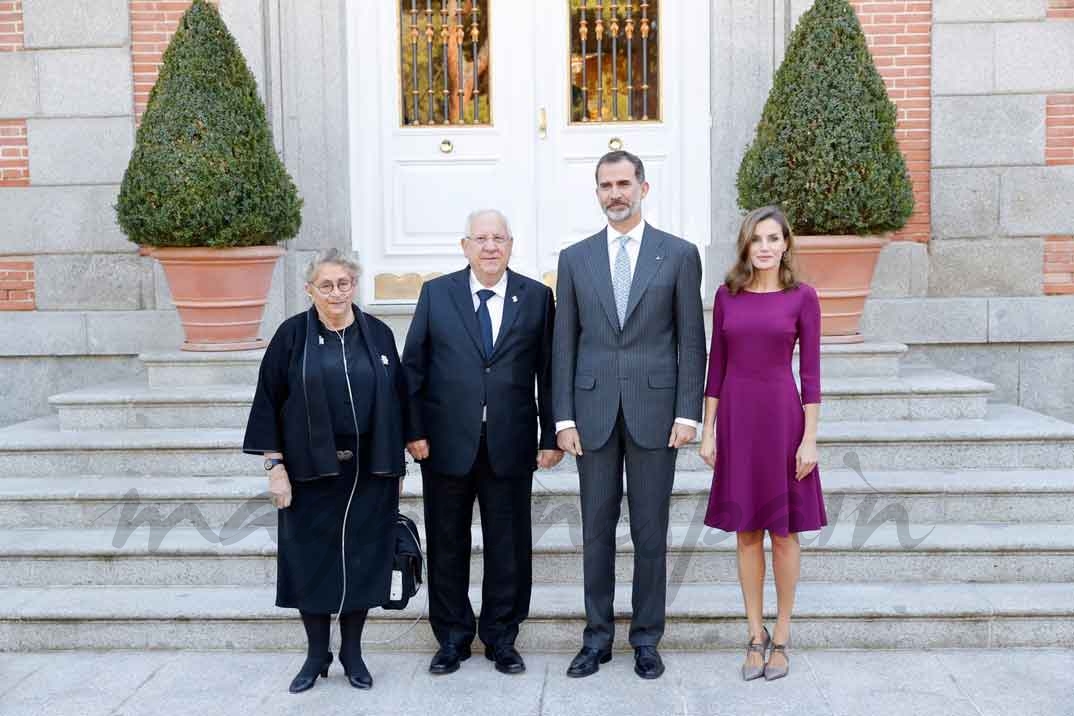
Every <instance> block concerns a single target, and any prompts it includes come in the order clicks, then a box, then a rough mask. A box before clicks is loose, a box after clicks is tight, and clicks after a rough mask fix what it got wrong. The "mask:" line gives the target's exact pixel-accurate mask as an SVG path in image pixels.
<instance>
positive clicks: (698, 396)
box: [552, 151, 705, 679]
mask: <svg viewBox="0 0 1074 716" xmlns="http://www.w3.org/2000/svg"><path fill="white" fill-rule="evenodd" d="M596 180H597V190H596V192H597V199H598V200H599V202H600V205H601V208H602V209H603V210H604V213H605V215H606V216H607V217H608V226H607V227H606V228H604V229H602V230H601V231H599V232H598V233H596V234H594V235H593V236H591V237H589V238H588V239H585V240H583V241H580V242H578V243H577V244H574V245H573V246H571V247H569V248H568V249H566V250H564V251H563V252H562V253H561V254H560V256H559V274H558V280H557V289H556V300H557V310H556V329H555V342H554V346H555V350H554V351H553V359H552V361H553V366H552V373H553V386H554V387H553V390H554V395H555V397H554V400H555V415H556V429H557V431H558V434H557V440H558V444H559V446H560V447H561V448H562V449H563V450H565V451H567V452H569V453H570V454H572V455H574V456H575V457H576V458H577V462H578V474H579V481H580V492H581V503H582V539H583V541H584V543H585V548H584V557H583V565H584V566H583V569H584V581H585V611H586V628H585V633H584V635H583V639H582V649H581V651H579V652H578V655H577V656H576V657H575V658H574V660H573V661H572V662H571V665H570V668H569V669H568V670H567V675H568V676H575V677H579V676H589V675H590V674H593V673H595V672H596V671H597V670H598V669H599V665H600V664H602V663H604V662H606V661H608V660H610V659H611V648H612V640H613V636H614V622H613V619H612V603H613V598H614V594H615V529H616V524H617V522H618V520H619V511H620V503H621V502H622V498H623V475H622V473H623V464H624V462H625V464H626V483H627V500H628V503H629V508H630V536H631V539H632V540H633V542H634V591H633V600H632V601H633V605H632V606H633V616H632V618H631V623H630V644H631V646H633V647H634V671H635V672H636V673H637V674H638V675H639V676H641V677H642V678H646V679H655V678H658V677H659V676H660V675H661V674H662V673H663V672H664V664H663V661H662V660H661V658H660V653H659V652H658V651H657V645H658V644H659V643H660V638H661V636H663V633H664V616H665V600H666V593H667V530H668V506H669V503H670V498H671V487H672V483H673V482H674V478H675V457H676V454H677V450H678V448H680V447H682V446H683V445H685V444H686V443H688V442H690V441H691V440H693V439H694V437H695V435H696V430H697V425H698V421H700V420H701V402H702V390H703V387H704V386H703V382H704V376H705V327H704V320H703V317H702V308H701V257H700V255H699V254H698V251H697V247H695V246H694V245H693V244H690V243H688V242H686V241H684V240H682V239H680V238H677V237H675V236H672V235H670V234H667V233H665V232H663V231H660V230H659V229H656V228H654V227H653V226H650V225H649V224H647V223H645V221H643V220H642V215H641V204H642V200H643V199H644V198H645V195H646V194H647V193H648V191H649V185H648V183H646V181H645V167H644V166H643V165H642V162H641V160H640V159H639V158H638V157H636V156H634V155H633V154H630V153H629V152H625V151H616V152H610V153H608V154H606V155H605V156H604V157H602V158H601V159H600V161H599V162H598V163H597V170H596Z"/></svg>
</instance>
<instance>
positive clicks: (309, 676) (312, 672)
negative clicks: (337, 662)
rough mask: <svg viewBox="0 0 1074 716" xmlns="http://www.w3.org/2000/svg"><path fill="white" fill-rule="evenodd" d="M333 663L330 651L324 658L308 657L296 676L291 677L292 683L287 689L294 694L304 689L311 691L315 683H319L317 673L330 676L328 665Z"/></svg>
mask: <svg viewBox="0 0 1074 716" xmlns="http://www.w3.org/2000/svg"><path fill="white" fill-rule="evenodd" d="M331 663H332V652H328V654H326V655H325V657H324V659H320V660H318V659H310V658H309V657H306V661H305V662H304V663H303V664H302V668H301V669H299V670H298V673H297V674H295V678H293V679H291V685H290V686H288V687H287V690H288V691H290V692H291V693H292V694H300V693H302V692H303V691H309V690H310V689H312V688H313V685H314V684H316V683H317V675H318V674H319V675H321V676H324V677H327V676H328V666H329V665H330V664H331Z"/></svg>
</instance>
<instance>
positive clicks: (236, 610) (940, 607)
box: [0, 582, 1074, 652]
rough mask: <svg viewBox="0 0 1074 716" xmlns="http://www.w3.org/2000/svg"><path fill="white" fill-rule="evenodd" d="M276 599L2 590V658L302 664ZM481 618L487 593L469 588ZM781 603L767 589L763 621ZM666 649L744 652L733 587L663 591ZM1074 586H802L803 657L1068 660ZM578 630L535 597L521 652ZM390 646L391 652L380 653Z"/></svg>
mask: <svg viewBox="0 0 1074 716" xmlns="http://www.w3.org/2000/svg"><path fill="white" fill-rule="evenodd" d="M274 600H275V591H274V589H273V588H272V587H111V586H108V587H104V586H87V587H54V588H43V589H41V588H21V587H9V588H0V650H12V651H32V650H34V651H35V650H47V649H265V650H274V651H281V650H282V651H296V652H297V651H301V650H303V649H304V648H305V636H304V634H303V632H302V626H301V623H300V621H299V619H298V616H297V613H296V612H295V611H294V610H292V609H278V608H276V607H274V606H273V604H274ZM471 600H472V601H473V603H474V606H475V609H478V608H479V607H480V590H479V589H476V588H471ZM425 604H426V600H425V593H424V591H422V592H419V593H418V595H417V596H416V597H415V598H414V599H412V600H411V605H410V608H408V609H407V610H405V611H401V612H385V611H381V610H375V611H374V612H373V613H372V614H371V615H370V620H369V622H368V623H367V626H366V632H365V639H366V648H368V649H390V650H393V651H403V650H422V651H431V650H432V649H433V648H434V647H435V641H434V640H433V637H432V633H431V631H430V629H429V626H428V622H427V620H426V619H424V618H422V617H423V615H424V612H425ZM615 605H616V606H615V608H616V615H617V629H616V646H617V647H618V648H624V649H625V648H627V645H626V636H627V631H628V622H627V618H628V612H629V608H630V587H629V585H623V584H620V586H619V587H618V588H617V590H616V600H615ZM774 612H775V592H774V589H773V588H772V586H771V585H767V587H766V589H765V613H766V615H767V617H768V618H772V617H773V616H774ZM667 615H668V621H667V630H666V632H665V635H664V639H663V641H662V642H661V646H662V647H663V648H665V649H669V650H671V649H692V650H697V649H714V648H717V649H719V648H739V647H741V644H740V642H741V641H742V633H743V630H744V621H743V618H742V596H741V592H740V590H739V588H738V585H737V584H721V585H716V584H697V585H680V586H678V587H675V586H669V589H668V608H667ZM1072 617H1074V585H1072V584H1069V583H1046V584H1037V583H1034V584H917V583H912V582H911V583H888V584H856V583H849V584H826V583H823V582H812V583H808V582H807V583H803V584H801V585H800V586H799V589H798V595H797V601H796V603H795V615H794V636H793V639H794V644H793V646H794V647H798V648H941V647H963V648H985V647H988V648H998V647H1018V646H1033V647H1045V646H1065V645H1067V644H1069V642H1070V641H1071V639H1072V638H1074V618H1072ZM583 626H584V615H583V593H582V587H581V585H574V584H571V585H535V586H534V588H533V595H532V599H531V607H530V618H529V620H528V621H527V622H526V623H525V624H524V625H523V627H522V630H521V634H520V637H519V641H518V644H519V647H520V648H521V649H523V650H547V651H562V652H573V651H575V650H576V649H577V648H578V646H579V644H580V641H581V633H582V628H583ZM376 642H389V643H380V644H378V643H376Z"/></svg>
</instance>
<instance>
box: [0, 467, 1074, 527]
mask: <svg viewBox="0 0 1074 716" xmlns="http://www.w3.org/2000/svg"><path fill="white" fill-rule="evenodd" d="M711 480H712V475H711V472H709V471H707V470H706V471H687V472H680V473H678V474H677V475H676V476H675V486H674V489H673V491H672V497H671V507H670V516H671V521H672V522H673V523H676V522H678V523H692V522H694V521H695V520H696V521H697V522H698V523H700V520H701V519H702V518H703V516H704V510H705V506H706V505H707V503H708V493H709V487H710V485H711ZM821 481H822V483H823V485H824V494H825V499H826V503H827V509H828V516H829V521H830V522H832V523H835V522H837V521H838V522H842V521H847V520H856V519H857V518H858V513H857V512H856V510H858V509H859V508H861V509H864V510H865V511H866V512H867V514H869V515H875V514H877V513H880V512H882V511H883V510H885V509H888V510H892V511H893V512H891V514H899V515H901V514H906V515H907V516H908V517H909V518H910V520H912V522H913V523H915V524H922V525H930V524H934V523H940V522H978V523H987V522H1002V523H1019V522H1063V521H1070V520H1071V518H1072V516H1074V479H1072V478H1071V473H1070V471H1069V470H1011V471H999V470H992V471H989V470H955V471H933V470H920V471H902V472H870V473H866V474H865V475H864V476H861V475H858V474H857V473H855V472H853V471H850V470H845V469H844V470H828V471H826V472H824V473H823V474H822V475H821ZM265 487H266V481H265V477H264V475H263V474H262V475H252V476H236V475H229V476H217V477H141V476H125V477H100V476H89V475H83V476H79V477H7V478H0V529H2V528H8V529H10V528H26V527H50V528H74V529H78V528H90V527H97V528H103V527H114V526H116V525H117V524H120V522H129V521H131V520H137V519H139V518H138V516H139V515H143V517H142V518H141V520H142V521H143V522H144V521H145V520H149V519H150V518H151V517H152V519H153V520H158V521H164V520H166V519H168V518H169V517H170V518H171V519H173V520H179V521H180V523H181V524H184V525H188V526H189V525H191V524H193V520H198V521H199V522H200V523H203V524H206V525H208V526H210V527H211V528H212V529H214V530H216V531H217V532H219V530H220V528H221V527H223V526H224V525H227V524H229V523H231V524H234V523H236V522H247V521H249V520H251V519H254V518H255V517H256V518H257V520H258V523H259V524H265V525H267V526H272V525H275V523H276V512H275V510H274V509H272V507H271V506H270V505H269V503H268V501H267V498H266V493H265V492H264V490H265ZM421 493H422V483H421V478H420V477H417V476H413V477H409V478H408V479H407V480H406V481H405V483H404V488H403V497H402V501H401V508H402V510H403V511H404V512H406V513H407V514H410V515H411V516H413V517H414V518H415V520H416V521H417V522H418V523H419V524H420V523H421V522H422V521H423V519H424V515H423V508H422V503H421ZM532 503H533V509H532V513H531V514H532V518H533V523H534V524H535V525H556V524H560V525H563V524H577V523H578V521H579V520H580V513H579V505H578V476H577V474H575V473H570V472H553V473H548V472H539V473H537V475H536V477H535V480H534V483H533V500H532ZM177 510H179V512H176V511H177ZM622 513H623V516H622V518H621V519H622V520H623V521H628V520H629V508H628V506H627V499H626V498H624V499H623V505H622ZM474 522H475V524H476V523H478V522H479V519H478V515H477V510H476V508H475V510H474Z"/></svg>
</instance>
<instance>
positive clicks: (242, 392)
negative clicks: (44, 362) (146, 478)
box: [49, 381, 254, 431]
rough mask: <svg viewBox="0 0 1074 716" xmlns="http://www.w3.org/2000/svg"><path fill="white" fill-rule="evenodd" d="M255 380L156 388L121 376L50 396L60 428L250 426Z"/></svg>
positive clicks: (118, 428)
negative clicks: (103, 382)
mask: <svg viewBox="0 0 1074 716" xmlns="http://www.w3.org/2000/svg"><path fill="white" fill-rule="evenodd" d="M253 398H254V386H253V385H238V384H236V385H184V386H170V387H161V388H152V387H150V386H148V385H146V384H145V383H139V382H131V381H122V382H116V383H108V384H105V385H98V386H93V387H91V388H84V389H82V390H75V391H71V392H68V393H60V394H59V395H53V396H52V397H50V398H49V405H51V406H52V407H53V408H55V409H56V412H57V414H58V415H59V421H60V430H63V431H69V430H122V429H159V428H164V429H167V428H189V429H202V428H235V429H241V428H245V427H246V419H247V417H248V416H249V414H250V403H251V402H252V401H253Z"/></svg>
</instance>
